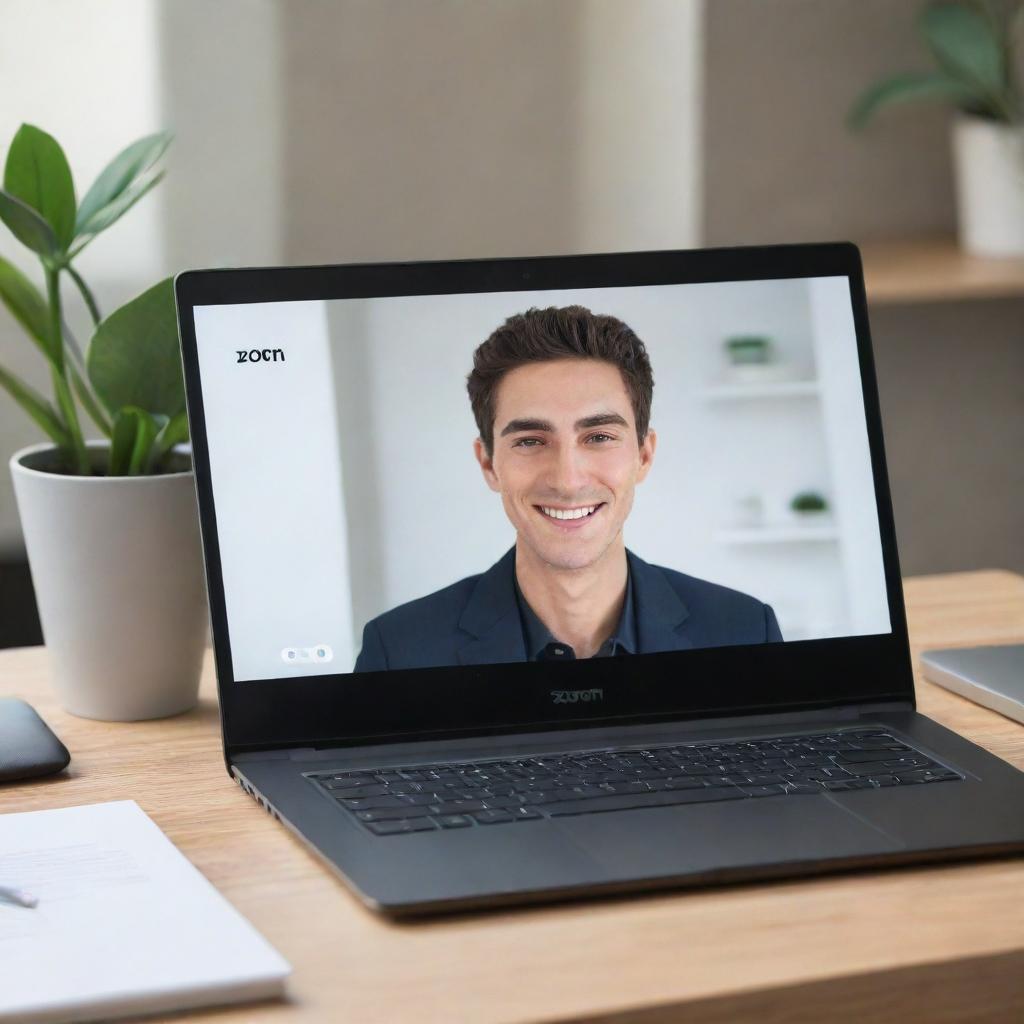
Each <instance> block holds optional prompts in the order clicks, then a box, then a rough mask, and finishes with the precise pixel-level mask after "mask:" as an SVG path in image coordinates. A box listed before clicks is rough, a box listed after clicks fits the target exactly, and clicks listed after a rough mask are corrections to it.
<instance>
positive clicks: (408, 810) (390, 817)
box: [356, 804, 437, 821]
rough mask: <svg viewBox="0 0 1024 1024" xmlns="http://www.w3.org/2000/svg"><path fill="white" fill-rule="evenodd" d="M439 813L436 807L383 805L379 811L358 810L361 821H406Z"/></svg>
mask: <svg viewBox="0 0 1024 1024" xmlns="http://www.w3.org/2000/svg"><path fill="white" fill-rule="evenodd" d="M435 813H437V805H436V804H435V805H434V807H408V806H406V807H382V808H381V809H380V810H379V811H356V817H357V818H358V819H359V820H360V821H405V820H412V819H413V818H425V817H426V816H427V815H428V814H435Z"/></svg>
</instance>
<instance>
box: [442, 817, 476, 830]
mask: <svg viewBox="0 0 1024 1024" xmlns="http://www.w3.org/2000/svg"><path fill="white" fill-rule="evenodd" d="M434 821H436V822H437V823H438V825H440V826H441V828H466V826H467V825H472V824H473V821H472V819H470V818H468V817H466V815H465V814H437V815H435V816H434Z"/></svg>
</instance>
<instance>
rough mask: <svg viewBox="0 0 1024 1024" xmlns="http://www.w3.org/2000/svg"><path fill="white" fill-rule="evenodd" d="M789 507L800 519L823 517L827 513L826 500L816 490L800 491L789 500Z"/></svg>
mask: <svg viewBox="0 0 1024 1024" xmlns="http://www.w3.org/2000/svg"><path fill="white" fill-rule="evenodd" d="M789 507H790V509H791V510H792V511H793V512H794V514H795V515H796V516H797V517H798V518H800V519H823V518H824V517H825V515H826V514H827V513H828V510H829V509H828V500H827V499H826V498H825V496H824V495H823V494H820V493H819V492H818V491H800V492H799V493H798V494H794V495H793V497H792V499H791V500H790V502H789Z"/></svg>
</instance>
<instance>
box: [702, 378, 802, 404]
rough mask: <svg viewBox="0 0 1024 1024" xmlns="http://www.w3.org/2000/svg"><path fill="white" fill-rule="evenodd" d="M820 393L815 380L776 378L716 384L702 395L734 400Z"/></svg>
mask: <svg viewBox="0 0 1024 1024" xmlns="http://www.w3.org/2000/svg"><path fill="white" fill-rule="evenodd" d="M818 393H819V388H818V382H817V381H814V380H774V381H763V382H751V383H747V382H746V381H744V382H742V383H737V384H732V383H730V384H716V385H714V386H713V387H709V388H705V389H704V390H703V391H702V392H701V397H703V398H704V399H705V400H706V401H709V402H722V401H733V400H735V399H744V398H793V397H795V396H799V395H805V396H814V395H817V394H818Z"/></svg>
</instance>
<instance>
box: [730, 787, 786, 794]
mask: <svg viewBox="0 0 1024 1024" xmlns="http://www.w3.org/2000/svg"><path fill="white" fill-rule="evenodd" d="M740 789H741V790H742V791H743V792H744V793H746V795H747V796H783V795H785V792H786V787H785V786H740Z"/></svg>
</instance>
